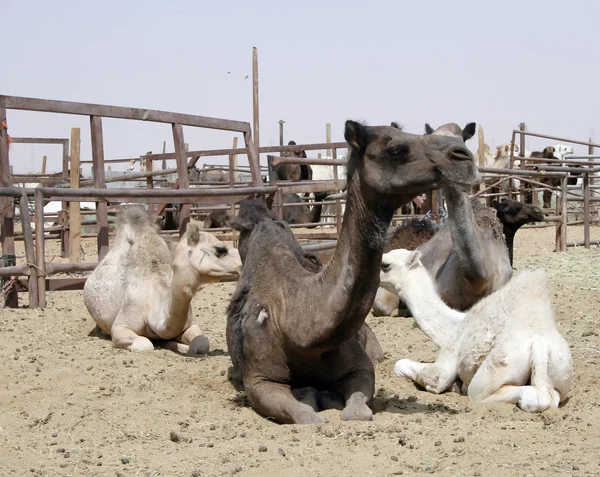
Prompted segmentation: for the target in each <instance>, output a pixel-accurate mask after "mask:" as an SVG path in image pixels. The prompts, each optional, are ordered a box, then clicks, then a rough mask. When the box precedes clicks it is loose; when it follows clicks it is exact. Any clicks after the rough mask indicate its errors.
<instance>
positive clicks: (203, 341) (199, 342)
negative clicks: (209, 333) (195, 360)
mask: <svg viewBox="0 0 600 477" xmlns="http://www.w3.org/2000/svg"><path fill="white" fill-rule="evenodd" d="M209 351H210V343H209V341H208V338H207V337H206V336H202V335H200V336H196V337H195V338H194V339H193V340H192V342H191V343H190V347H189V349H188V351H187V355H188V356H196V355H199V354H207V353H208V352H209Z"/></svg>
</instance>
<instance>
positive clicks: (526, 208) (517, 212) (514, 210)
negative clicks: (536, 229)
mask: <svg viewBox="0 0 600 477" xmlns="http://www.w3.org/2000/svg"><path fill="white" fill-rule="evenodd" d="M492 207H493V208H494V209H496V215H497V217H498V220H500V222H501V223H502V227H503V232H504V238H505V240H506V247H507V248H508V258H509V259H510V266H511V267H512V266H513V247H514V242H515V234H516V233H517V231H518V230H519V229H520V228H521V227H522V226H523V225H525V224H529V223H532V222H541V221H543V220H544V213H543V212H542V211H541V210H540V209H539V208H538V207H534V206H533V205H528V204H523V203H522V202H519V201H517V200H511V199H502V200H501V201H500V202H498V201H493V202H492Z"/></svg>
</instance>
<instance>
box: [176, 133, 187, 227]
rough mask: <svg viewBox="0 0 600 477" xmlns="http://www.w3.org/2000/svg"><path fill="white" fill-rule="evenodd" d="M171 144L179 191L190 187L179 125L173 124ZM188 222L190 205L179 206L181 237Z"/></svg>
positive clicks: (183, 143)
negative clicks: (175, 163)
mask: <svg viewBox="0 0 600 477" xmlns="http://www.w3.org/2000/svg"><path fill="white" fill-rule="evenodd" d="M173 142H174V144H175V155H176V157H177V181H178V184H179V188H180V189H187V188H189V186H190V176H189V175H188V164H187V153H186V151H185V142H184V140H183V127H182V126H181V124H173ZM189 221H190V205H189V204H186V203H182V204H181V210H180V211H179V235H180V236H181V235H183V233H184V232H185V229H186V227H187V224H188V222H189Z"/></svg>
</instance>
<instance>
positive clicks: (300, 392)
mask: <svg viewBox="0 0 600 477" xmlns="http://www.w3.org/2000/svg"><path fill="white" fill-rule="evenodd" d="M292 395H293V396H294V397H295V398H296V399H297V400H298V401H300V402H301V403H302V404H306V405H307V406H310V407H311V408H312V409H313V410H314V411H315V412H319V391H317V390H316V389H315V388H311V387H305V388H298V389H292Z"/></svg>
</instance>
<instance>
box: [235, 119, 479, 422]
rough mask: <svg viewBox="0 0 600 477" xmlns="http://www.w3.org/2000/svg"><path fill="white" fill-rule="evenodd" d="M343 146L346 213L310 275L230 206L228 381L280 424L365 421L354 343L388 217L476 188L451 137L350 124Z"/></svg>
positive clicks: (361, 362)
mask: <svg viewBox="0 0 600 477" xmlns="http://www.w3.org/2000/svg"><path fill="white" fill-rule="evenodd" d="M344 136H345V138H346V141H347V142H348V144H349V145H350V147H351V154H350V158H349V160H348V201H347V204H346V212H345V214H344V221H343V224H342V229H341V231H340V234H339V238H338V242H337V247H336V249H335V251H334V252H333V255H332V256H331V259H330V260H329V262H328V263H327V265H326V266H325V267H323V269H322V270H321V271H320V272H319V273H311V272H310V271H308V270H306V269H305V268H304V267H303V266H302V265H301V263H299V260H298V258H297V254H296V253H295V252H294V250H293V249H291V248H290V246H289V245H288V244H289V241H290V236H289V233H288V231H286V230H285V228H283V227H281V226H280V225H279V224H278V223H277V222H276V221H274V220H272V219H271V218H269V217H268V216H267V215H265V214H257V213H256V208H255V207H251V206H250V204H248V205H245V204H244V203H242V204H241V206H240V215H239V219H238V220H239V228H240V250H241V253H242V255H244V256H245V261H244V266H243V271H242V276H241V278H240V280H239V281H238V285H237V288H236V291H235V293H234V295H233V297H232V300H231V303H230V306H229V308H228V312H227V347H228V349H229V354H230V356H231V359H232V362H233V373H232V375H233V376H239V377H240V378H241V381H242V383H243V386H244V388H245V390H246V394H247V396H248V399H249V401H250V404H251V405H252V406H253V408H254V409H255V410H257V411H258V412H259V413H261V414H262V415H264V416H267V417H270V418H272V419H274V420H275V421H277V422H280V423H305V424H308V423H322V422H325V419H324V418H323V416H321V415H319V414H318V411H319V410H321V409H325V408H340V407H342V408H343V410H342V413H341V419H342V420H370V419H372V416H373V413H372V411H371V409H370V408H369V405H368V404H369V403H370V401H371V399H372V397H373V394H374V390H375V372H374V368H373V363H372V361H371V359H369V356H368V354H367V352H366V351H365V348H364V347H363V346H362V345H361V343H360V342H359V340H358V339H357V338H356V334H357V333H358V332H359V330H360V329H361V328H362V327H363V324H364V321H365V318H366V316H367V314H368V313H369V310H370V309H371V306H372V305H373V299H374V298H375V293H376V292H377V288H378V286H379V280H378V277H379V269H380V267H381V256H382V253H383V247H384V246H385V241H386V235H387V229H388V226H389V224H390V222H391V220H392V217H393V214H394V211H395V210H396V209H398V208H399V207H400V206H401V205H402V204H405V203H406V202H408V201H410V200H411V199H412V198H413V197H415V196H416V195H418V194H419V193H422V192H425V191H427V190H429V189H436V188H439V187H444V186H446V185H449V184H454V185H459V184H460V185H461V186H462V187H467V188H470V186H471V185H472V184H473V183H475V182H478V181H480V180H481V176H480V175H479V173H478V172H477V168H476V166H475V164H474V162H473V155H472V154H471V153H470V152H469V150H468V149H467V148H466V147H465V145H464V142H463V141H462V140H457V139H456V138H454V137H441V136H423V135H415V134H408V133H405V132H403V131H402V130H400V129H398V128H395V127H391V126H375V127H367V126H364V125H362V124H359V123H357V122H354V121H347V122H346V126H345V134H344ZM292 238H293V239H294V240H293V241H294V243H295V244H297V241H296V239H295V237H292ZM242 242H244V243H243V245H242ZM299 397H300V398H301V399H303V400H304V401H305V402H300V401H299V400H298V398H299ZM305 398H306V399H305Z"/></svg>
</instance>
